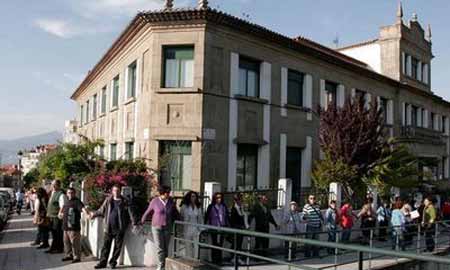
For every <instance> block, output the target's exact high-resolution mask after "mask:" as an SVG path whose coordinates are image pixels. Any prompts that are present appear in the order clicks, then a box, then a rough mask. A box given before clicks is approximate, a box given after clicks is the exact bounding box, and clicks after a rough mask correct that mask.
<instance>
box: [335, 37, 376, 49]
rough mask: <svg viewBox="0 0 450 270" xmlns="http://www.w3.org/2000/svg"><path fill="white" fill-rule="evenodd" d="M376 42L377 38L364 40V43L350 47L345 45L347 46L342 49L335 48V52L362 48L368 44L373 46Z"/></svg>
mask: <svg viewBox="0 0 450 270" xmlns="http://www.w3.org/2000/svg"><path fill="white" fill-rule="evenodd" d="M377 41H378V38H376V39H371V40H366V41H363V42H359V43H356V44H351V45H347V46H344V47H340V48H337V49H336V51H342V50H347V49H352V48H357V47H362V46H366V45H369V44H373V43H375V42H377Z"/></svg>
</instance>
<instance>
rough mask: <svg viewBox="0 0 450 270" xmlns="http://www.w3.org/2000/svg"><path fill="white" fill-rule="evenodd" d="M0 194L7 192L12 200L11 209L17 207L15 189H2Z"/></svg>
mask: <svg viewBox="0 0 450 270" xmlns="http://www.w3.org/2000/svg"><path fill="white" fill-rule="evenodd" d="M0 192H7V193H8V194H9V196H10V200H11V208H12V207H14V206H15V205H16V193H15V191H14V188H11V187H0Z"/></svg>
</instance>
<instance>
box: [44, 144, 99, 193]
mask: <svg viewBox="0 0 450 270" xmlns="http://www.w3.org/2000/svg"><path fill="white" fill-rule="evenodd" d="M101 145H103V142H102V141H100V140H99V141H95V142H91V141H88V140H85V141H84V142H83V143H82V144H79V145H75V144H60V145H58V147H57V148H56V149H55V150H53V151H50V152H49V153H47V154H45V155H44V156H43V157H42V158H41V159H40V162H39V168H38V170H39V178H40V179H60V180H61V181H62V184H63V187H67V186H68V185H69V183H70V182H71V181H81V180H82V179H83V178H84V177H85V176H86V175H87V174H89V173H92V172H94V171H96V170H97V169H98V166H99V163H100V157H99V156H98V155H97V154H96V153H95V150H96V148H97V147H99V146H101Z"/></svg>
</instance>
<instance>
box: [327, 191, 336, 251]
mask: <svg viewBox="0 0 450 270" xmlns="http://www.w3.org/2000/svg"><path fill="white" fill-rule="evenodd" d="M338 224H339V213H338V211H337V209H336V201H335V200H331V201H330V204H329V206H328V209H327V211H326V212H325V226H326V228H327V232H328V242H332V243H335V242H336V234H337V226H338ZM327 251H328V254H329V255H332V254H334V253H335V249H334V248H327Z"/></svg>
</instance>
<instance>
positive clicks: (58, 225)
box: [46, 180, 67, 253]
mask: <svg viewBox="0 0 450 270" xmlns="http://www.w3.org/2000/svg"><path fill="white" fill-rule="evenodd" d="M66 201H67V198H66V195H65V194H64V192H63V191H62V190H61V181H60V180H53V182H52V193H51V195H50V200H49V201H48V206H47V217H49V218H50V232H51V233H52V238H53V241H52V245H51V246H50V249H49V250H47V251H46V253H63V252H64V242H63V229H62V220H61V219H59V217H58V214H59V211H60V210H61V209H62V208H63V207H64V205H65V204H66Z"/></svg>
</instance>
